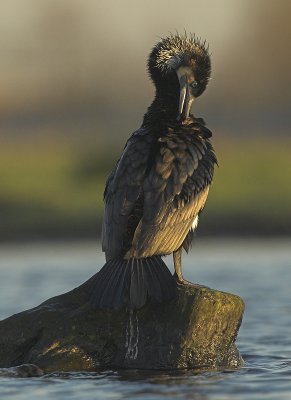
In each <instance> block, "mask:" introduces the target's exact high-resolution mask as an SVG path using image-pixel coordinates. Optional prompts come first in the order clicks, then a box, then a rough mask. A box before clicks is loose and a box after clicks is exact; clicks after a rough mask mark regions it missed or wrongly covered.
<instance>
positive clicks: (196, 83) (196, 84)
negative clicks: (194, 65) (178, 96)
mask: <svg viewBox="0 0 291 400" xmlns="http://www.w3.org/2000/svg"><path fill="white" fill-rule="evenodd" d="M191 86H192V88H193V89H197V86H198V82H197V81H193V82H192V83H191Z"/></svg>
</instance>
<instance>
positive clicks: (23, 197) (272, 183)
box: [0, 136, 291, 239]
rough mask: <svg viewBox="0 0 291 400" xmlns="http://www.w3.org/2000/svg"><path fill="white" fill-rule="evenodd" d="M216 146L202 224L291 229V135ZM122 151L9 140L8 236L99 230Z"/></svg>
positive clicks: (5, 183)
mask: <svg viewBox="0 0 291 400" xmlns="http://www.w3.org/2000/svg"><path fill="white" fill-rule="evenodd" d="M215 147H216V150H217V155H218V159H219V168H217V169H216V174H215V180H214V184H213V187H212V190H211V193H210V196H209V200H208V203H207V212H206V213H205V216H203V220H205V223H204V222H203V226H204V228H202V230H203V229H204V230H205V231H207V230H208V232H210V233H211V232H214V231H215V232H216V231H220V230H221V229H220V228H219V226H223V224H225V223H226V221H225V220H226V219H227V225H229V226H232V227H233V229H232V231H238V232H239V231H240V227H241V224H242V225H244V224H245V223H246V220H249V221H250V225H249V227H250V229H255V227H256V226H257V225H258V224H262V229H261V230H263V229H265V228H264V227H265V226H266V227H267V226H270V225H271V226H272V229H274V233H280V232H281V231H282V233H286V232H287V233H290V230H289V231H288V229H289V225H290V223H289V221H290V220H291V207H290V204H291V187H290V185H289V182H290V181H291V157H290V151H291V141H290V140H287V139H280V140H278V141H272V140H271V139H265V138H263V137H258V136H257V137H256V138H255V139H254V140H252V139H251V138H250V137H248V139H247V140H241V139H232V140H231V141H229V138H228V140H227V141H225V140H221V141H219V142H215ZM120 151H121V148H120V149H118V150H116V154H113V155H112V154H110V153H109V151H106V149H102V150H100V148H96V147H94V146H88V148H86V147H85V148H84V146H83V147H80V148H79V147H78V146H73V145H72V146H68V144H67V143H65V142H64V141H61V140H59V141H55V140H54V141H53V142H52V141H49V142H48V141H47V140H46V141H44V142H38V143H34V144H32V143H29V144H23V143H19V142H8V143H2V144H1V149H0V187H1V193H0V218H1V226H0V235H1V238H2V239H5V238H13V237H15V236H17V235H21V236H23V235H42V236H58V235H59V236H64V235H70V236H74V235H75V236H78V235H92V234H94V232H96V231H98V230H99V229H100V221H101V218H102V197H103V190H104V183H105V179H106V175H107V174H108V172H109V171H110V169H111V168H112V167H113V165H114V163H115V161H116V160H117V158H118V156H117V154H118V152H120ZM252 224H253V225H252ZM214 225H215V226H214ZM257 227H258V226H257ZM269 229H270V228H269ZM255 230H256V229H255Z"/></svg>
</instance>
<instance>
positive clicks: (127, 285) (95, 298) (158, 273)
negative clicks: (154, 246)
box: [90, 256, 176, 309]
mask: <svg viewBox="0 0 291 400" xmlns="http://www.w3.org/2000/svg"><path fill="white" fill-rule="evenodd" d="M175 292H176V284H175V280H174V278H173V276H172V274H171V273H170V271H169V270H168V268H167V266H166V264H165V263H164V262H163V261H162V259H161V257H160V256H153V257H148V258H140V259H136V258H131V259H129V260H124V259H113V260H109V261H107V263H106V264H105V265H104V266H103V268H102V269H101V270H100V271H99V272H98V273H97V274H96V276H95V279H94V285H93V288H92V291H91V294H90V302H91V304H92V306H93V307H95V308H108V309H119V308H122V307H128V308H130V309H138V308H141V307H142V306H143V305H144V304H145V303H146V302H147V301H148V302H151V303H159V302H162V301H167V300H170V299H172V298H174V297H175Z"/></svg>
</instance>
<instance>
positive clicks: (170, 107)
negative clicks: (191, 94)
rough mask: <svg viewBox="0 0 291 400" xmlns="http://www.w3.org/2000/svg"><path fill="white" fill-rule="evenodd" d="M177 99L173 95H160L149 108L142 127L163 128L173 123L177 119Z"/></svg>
mask: <svg viewBox="0 0 291 400" xmlns="http://www.w3.org/2000/svg"><path fill="white" fill-rule="evenodd" d="M178 107H179V99H178V98H176V96H173V95H160V94H158V93H157V94H156V97H155V99H154V101H153V102H152V104H151V105H150V106H149V108H148V110H147V112H146V114H145V116H144V120H143V126H144V125H150V126H153V125H154V126H157V127H158V126H160V125H161V126H164V125H167V124H169V123H171V122H175V121H176V120H177V117H178Z"/></svg>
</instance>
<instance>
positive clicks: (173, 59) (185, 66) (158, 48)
mask: <svg viewBox="0 0 291 400" xmlns="http://www.w3.org/2000/svg"><path fill="white" fill-rule="evenodd" d="M148 70H149V73H150V76H151V78H152V80H153V82H154V84H155V86H156V90H157V95H158V96H160V97H161V98H167V99H171V100H170V101H172V102H173V104H175V105H176V108H177V110H176V111H177V118H178V120H182V121H183V120H185V119H187V118H188V117H189V113H190V108H191V105H192V103H193V101H194V100H195V98H197V97H198V96H200V95H201V94H202V93H203V92H204V90H205V88H206V86H207V83H208V81H209V78H210V72H211V63H210V57H209V53H208V47H207V46H206V44H205V42H203V41H201V40H200V39H198V38H197V37H196V36H195V35H189V36H187V35H186V34H185V35H182V36H181V35H178V34H173V35H170V36H168V37H166V38H165V39H162V40H160V41H159V42H158V43H157V44H156V45H155V47H154V48H153V50H152V52H151V54H150V56H149V60H148Z"/></svg>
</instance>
